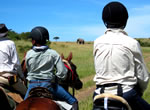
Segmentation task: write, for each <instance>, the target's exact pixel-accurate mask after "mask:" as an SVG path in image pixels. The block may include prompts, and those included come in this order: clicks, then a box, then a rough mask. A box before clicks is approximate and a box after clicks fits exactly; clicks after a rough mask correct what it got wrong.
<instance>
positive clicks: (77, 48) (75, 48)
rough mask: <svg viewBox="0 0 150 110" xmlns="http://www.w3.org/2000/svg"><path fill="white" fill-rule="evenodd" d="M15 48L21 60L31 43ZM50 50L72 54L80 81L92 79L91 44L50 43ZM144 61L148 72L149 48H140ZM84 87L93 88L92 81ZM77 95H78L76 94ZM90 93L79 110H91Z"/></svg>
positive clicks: (147, 98) (149, 99) (149, 100)
mask: <svg viewBox="0 0 150 110" xmlns="http://www.w3.org/2000/svg"><path fill="white" fill-rule="evenodd" d="M15 42H16V46H17V51H18V53H19V58H20V60H22V58H23V55H24V52H25V51H27V50H28V49H30V48H31V43H30V42H28V41H15ZM50 48H52V49H55V50H56V51H57V52H58V53H59V54H61V53H63V54H64V56H65V57H67V56H68V55H69V53H70V52H72V53H73V60H72V61H73V63H74V64H76V66H77V72H78V74H79V76H80V78H81V79H86V78H87V77H88V78H89V77H90V76H91V77H93V75H94V74H95V71H94V62H93V43H92V42H86V44H85V45H79V44H76V43H75V42H52V43H51V44H50ZM142 51H143V55H144V60H145V62H146V65H147V67H148V70H149V71H150V48H149V47H142ZM83 84H84V86H83V89H82V91H84V90H86V88H88V87H91V86H94V83H93V81H92V79H91V78H90V80H88V79H87V80H85V81H84V82H83ZM76 93H77V94H79V93H80V91H79V92H76ZM92 93H93V92H90V93H89V95H88V97H86V98H85V99H83V100H81V101H79V107H80V110H91V109H92ZM149 94H150V84H149V85H148V88H147V90H146V91H145V93H144V95H143V98H144V99H145V100H146V101H148V102H149V103H150V95H149Z"/></svg>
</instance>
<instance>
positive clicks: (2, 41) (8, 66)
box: [0, 38, 24, 79]
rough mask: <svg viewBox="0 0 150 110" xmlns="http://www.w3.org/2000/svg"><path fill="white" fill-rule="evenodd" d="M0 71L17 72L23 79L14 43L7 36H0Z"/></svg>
mask: <svg viewBox="0 0 150 110" xmlns="http://www.w3.org/2000/svg"><path fill="white" fill-rule="evenodd" d="M0 72H10V73H14V74H18V75H19V76H20V78H22V79H24V75H23V73H22V70H21V66H20V61H19V57H18V55H17V51H16V46H15V43H14V42H13V41H11V40H9V39H7V38H0Z"/></svg>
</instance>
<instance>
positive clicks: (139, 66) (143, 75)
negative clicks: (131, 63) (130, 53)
mask: <svg viewBox="0 0 150 110" xmlns="http://www.w3.org/2000/svg"><path fill="white" fill-rule="evenodd" d="M135 50H136V51H135V52H134V57H135V59H134V60H135V74H136V77H137V85H138V86H139V88H140V92H141V93H143V92H144V90H145V89H146V88H147V85H148V81H149V72H148V70H147V68H146V65H145V62H144V58H143V55H142V51H141V47H140V45H139V43H137V46H136V47H135Z"/></svg>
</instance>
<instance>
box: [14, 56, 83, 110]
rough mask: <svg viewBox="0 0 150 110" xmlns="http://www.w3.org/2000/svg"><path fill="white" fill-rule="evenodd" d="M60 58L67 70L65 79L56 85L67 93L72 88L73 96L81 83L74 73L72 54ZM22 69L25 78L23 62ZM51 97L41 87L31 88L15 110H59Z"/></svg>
mask: <svg viewBox="0 0 150 110" xmlns="http://www.w3.org/2000/svg"><path fill="white" fill-rule="evenodd" d="M61 58H62V60H63V62H64V65H65V66H66V67H67V68H68V73H67V76H68V77H67V79H66V80H65V81H63V82H61V81H59V82H58V83H59V84H60V85H61V86H62V87H64V89H65V90H66V91H68V88H69V87H72V88H73V95H74V89H76V90H78V89H81V88H82V85H83V84H82V82H81V81H80V79H79V76H78V74H77V71H76V66H75V65H74V64H73V63H72V62H71V60H72V53H70V54H69V56H68V57H67V58H64V56H63V54H62V55H61ZM22 67H23V68H22V69H23V71H24V73H25V76H27V75H26V74H27V70H26V68H25V60H23V62H22ZM47 96H49V97H47ZM52 99H53V95H52V94H51V93H50V92H49V91H48V90H47V89H46V88H42V87H37V88H33V89H32V90H31V91H30V93H29V97H28V98H27V99H26V100H25V101H23V102H21V103H20V104H19V105H18V106H17V107H16V110H31V109H33V108H34V110H60V107H59V106H58V105H57V104H56V103H55V102H54V101H53V100H52Z"/></svg>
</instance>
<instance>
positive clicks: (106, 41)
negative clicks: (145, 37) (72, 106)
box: [93, 29, 149, 93]
mask: <svg viewBox="0 0 150 110" xmlns="http://www.w3.org/2000/svg"><path fill="white" fill-rule="evenodd" d="M93 54H94V64H95V71H96V75H95V77H94V81H95V82H96V85H103V84H107V83H120V84H123V92H127V91H129V90H131V89H132V88H133V87H134V86H135V85H136V84H137V83H138V85H139V87H140V89H141V92H143V91H144V90H145V89H146V87H147V84H148V80H149V73H148V71H147V68H146V66H145V64H144V58H143V56H142V52H141V48H140V45H139V43H138V42H137V41H136V40H135V39H133V38H131V37H129V36H128V35H127V33H126V32H125V31H123V30H121V29H107V31H106V32H105V34H104V35H102V36H100V37H99V38H97V39H96V40H95V41H94V51H93ZM113 89H114V90H113ZM115 89H116V88H110V90H109V89H108V92H113V93H114V91H115ZM96 92H99V90H97V91H96Z"/></svg>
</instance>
